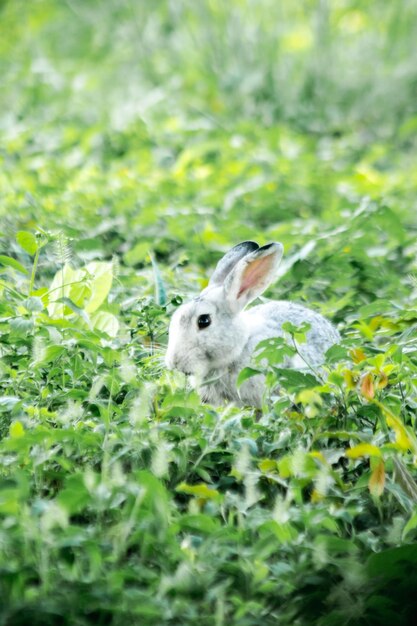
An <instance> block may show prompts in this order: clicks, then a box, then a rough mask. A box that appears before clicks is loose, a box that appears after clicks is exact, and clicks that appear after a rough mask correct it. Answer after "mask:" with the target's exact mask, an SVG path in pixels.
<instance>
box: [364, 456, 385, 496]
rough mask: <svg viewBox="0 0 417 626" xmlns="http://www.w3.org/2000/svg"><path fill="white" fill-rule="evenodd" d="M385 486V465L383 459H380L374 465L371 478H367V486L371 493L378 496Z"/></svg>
mask: <svg viewBox="0 0 417 626" xmlns="http://www.w3.org/2000/svg"><path fill="white" fill-rule="evenodd" d="M384 487H385V466H384V461H383V460H382V459H380V460H379V461H378V463H377V465H376V466H375V468H374V470H373V472H372V474H371V478H370V479H369V483H368V488H369V491H370V492H371V494H372V495H373V496H375V497H377V498H379V497H380V496H381V495H382V494H383V492H384Z"/></svg>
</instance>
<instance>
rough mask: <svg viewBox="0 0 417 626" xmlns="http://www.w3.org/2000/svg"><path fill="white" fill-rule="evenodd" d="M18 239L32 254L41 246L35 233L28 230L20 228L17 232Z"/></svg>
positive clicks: (21, 245)
mask: <svg viewBox="0 0 417 626" xmlns="http://www.w3.org/2000/svg"><path fill="white" fill-rule="evenodd" d="M16 241H17V243H18V244H19V246H20V247H21V248H23V250H24V251H25V252H27V253H28V254H30V255H34V254H35V253H36V251H37V249H38V247H39V246H38V243H37V241H36V237H35V235H34V234H33V233H29V232H27V231H26V230H19V232H18V233H17V234H16Z"/></svg>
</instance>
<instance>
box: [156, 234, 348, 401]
mask: <svg viewBox="0 0 417 626" xmlns="http://www.w3.org/2000/svg"><path fill="white" fill-rule="evenodd" d="M281 256H282V246H281V244H276V243H275V244H269V245H268V246H264V247H263V248H259V246H258V245H257V244H255V243H254V242H243V243H242V244H239V245H238V246H235V248H233V249H232V250H231V251H230V252H229V253H228V254H227V255H226V256H225V257H224V258H223V259H222V260H221V261H220V263H219V264H218V266H217V269H216V271H215V273H214V275H213V277H212V279H211V281H210V283H209V286H208V287H207V288H206V289H205V290H204V291H203V292H202V293H201V295H200V296H199V297H198V298H196V299H195V300H193V301H192V302H189V303H187V304H184V305H182V306H180V307H179V309H178V310H177V311H176V312H175V314H174V316H173V318H172V321H171V325H170V331H169V343H168V350H167V354H166V364H167V366H168V367H170V368H175V369H179V370H180V371H183V372H184V373H186V374H192V375H193V376H194V379H195V386H196V387H197V389H198V390H199V393H200V395H201V397H202V399H203V401H205V402H209V403H211V404H220V403H222V402H235V403H236V404H240V405H253V406H260V405H261V403H262V394H263V391H264V377H263V376H262V375H256V376H253V377H251V378H249V379H247V380H246V381H244V382H243V384H242V385H241V386H240V388H239V389H238V388H237V385H236V380H237V377H238V374H239V372H240V371H241V370H242V369H243V368H244V367H247V366H248V365H250V364H251V359H252V356H253V353H254V351H255V349H256V346H257V345H258V343H259V342H260V341H262V340H263V339H269V338H272V337H282V336H284V335H285V332H284V331H283V330H282V324H284V322H291V324H293V325H294V326H297V327H299V326H301V325H302V324H303V323H305V322H306V323H308V324H309V325H310V329H309V330H308V331H307V334H306V342H305V343H301V344H299V345H298V346H297V350H298V353H297V354H296V355H294V356H293V357H288V358H287V360H286V361H285V362H284V363H283V366H284V367H290V368H294V369H298V370H309V369H310V368H316V367H319V366H320V365H321V364H322V363H323V360H324V354H325V352H326V351H327V350H328V348H329V347H330V346H332V345H333V344H335V343H337V342H338V341H339V333H338V332H337V330H336V329H335V328H334V326H333V325H332V324H331V323H330V322H329V321H328V320H327V319H325V318H324V317H323V316H322V315H320V314H318V313H316V312H314V311H312V310H310V309H308V308H306V307H304V306H302V305H299V304H296V303H293V302H287V301H271V302H268V303H266V304H260V305H258V306H254V307H252V308H250V309H248V310H243V309H244V307H245V305H246V304H247V303H248V302H250V301H251V300H253V299H254V298H255V297H257V296H258V295H260V293H262V291H264V289H265V288H266V286H267V285H268V284H269V283H270V282H271V279H272V278H273V277H274V275H275V272H276V269H277V266H278V264H279V261H280V259H281Z"/></svg>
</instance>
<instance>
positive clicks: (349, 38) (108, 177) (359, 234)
mask: <svg viewBox="0 0 417 626" xmlns="http://www.w3.org/2000/svg"><path fill="white" fill-rule="evenodd" d="M416 18H417V5H416V3H415V2H413V1H411V0H394V1H392V2H389V3H387V2H383V1H369V2H368V1H365V0H360V1H353V0H343V1H342V0H340V1H335V2H327V1H326V0H320V1H310V0H309V1H307V0H304V1H302V2H297V3H294V2H289V1H287V2H275V1H272V0H256V1H252V0H232V1H231V2H227V3H224V2H220V1H217V0H210V1H208V0H204V1H200V2H195V3H190V2H187V1H184V0H176V1H175V2H169V1H167V0H164V1H163V0H156V1H154V2H134V1H133V0H123V1H122V0H121V1H116V0H114V1H113V0H106V1H95V0H90V1H89V2H84V1H81V0H67V1H58V0H33V1H31V2H30V3H27V2H24V1H21V0H14V1H13V2H12V1H3V2H2V3H1V20H0V72H1V77H2V80H1V87H0V97H1V100H0V129H1V137H2V140H1V152H0V158H1V168H0V194H1V204H0V214H1V216H2V217H1V223H2V230H3V237H4V239H3V242H2V245H3V248H4V249H6V250H7V248H8V247H10V241H11V239H13V233H14V231H15V230H16V229H17V228H26V229H29V230H30V229H36V227H37V226H41V227H43V228H49V229H50V230H52V231H54V232H56V231H58V230H60V231H63V232H64V233H65V234H66V235H68V236H70V237H72V238H73V241H74V246H75V249H76V250H77V251H79V252H80V253H82V251H83V250H85V249H87V250H88V251H89V254H90V256H92V255H94V253H93V252H92V250H94V247H95V248H96V250H95V254H96V256H98V257H100V256H103V255H104V256H107V257H108V256H110V255H112V254H117V255H118V256H119V257H120V258H121V259H122V260H123V262H124V263H125V264H127V265H129V266H136V267H141V265H143V263H145V262H146V259H147V252H148V249H149V247H152V248H153V249H154V250H156V253H157V256H158V258H159V259H161V258H162V259H163V260H166V259H168V258H169V259H171V260H172V261H173V263H174V264H175V263H177V262H178V261H181V259H183V257H184V254H185V256H186V258H188V259H190V260H191V263H192V262H196V263H197V265H201V264H202V265H210V264H212V263H213V261H214V260H215V259H216V258H218V254H219V253H220V251H223V250H224V249H225V248H227V246H229V245H231V244H234V243H236V241H238V240H241V239H244V238H249V237H252V238H253V237H258V238H259V239H260V240H261V241H267V240H270V239H274V238H276V239H280V240H282V241H283V243H284V245H285V248H286V254H287V255H288V256H287V259H290V265H291V267H292V265H294V264H296V266H297V268H298V270H299V271H300V272H301V274H302V275H300V276H299V278H300V279H302V280H303V281H304V288H305V289H307V293H309V297H310V298H312V299H316V300H317V299H318V293H317V292H318V291H320V290H321V289H322V288H323V289H324V290H325V289H326V281H327V283H328V282H332V283H333V287H332V290H331V292H330V290H327V293H326V294H325V295H326V297H327V298H328V299H331V298H333V299H334V300H335V302H334V303H333V304H332V305H331V306H333V310H334V309H335V308H337V307H336V301H338V302H339V301H340V302H341V305H340V306H342V305H343V302H342V301H341V298H343V297H346V294H347V291H349V289H350V288H351V289H353V290H354V291H355V292H356V293H357V292H358V291H359V293H362V294H365V295H364V300H365V302H366V301H367V295H366V293H367V292H368V295H370V296H371V297H372V296H373V295H374V294H378V289H379V286H382V285H383V286H384V288H385V286H386V284H387V282H388V283H389V282H390V278H393V276H394V275H393V274H392V273H393V272H394V273H395V276H396V275H397V273H398V271H400V272H401V273H402V274H403V276H407V273H408V272H409V271H410V270H411V271H412V270H413V268H415V261H414V260H413V259H414V258H415V252H416V249H415V244H414V241H415V234H416V229H417V220H416V217H415V216H416V197H417V194H416V187H417V150H416V141H417V139H416V137H417V135H416V129H417V107H416V102H417V65H416V63H415V59H416V53H417V50H416V48H417V19H416ZM97 237H99V238H100V240H101V241H100V244H99V245H97V246H94V243H93V242H92V239H94V238H97ZM346 243H347V244H348V245H345V244H346ZM410 245H411V248H410ZM317 250H318V252H317ZM290 255H292V257H291V256H290ZM294 255H298V256H294ZM335 255H337V258H336V260H335ZM291 258H292V261H291ZM305 263H307V265H308V268H306V267H304V265H305ZM323 264H324V265H325V269H323ZM307 269H308V271H307ZM304 270H305V271H304ZM317 270H318V271H319V272H320V273H321V276H322V280H321V283H323V284H321V285H320V289H318V290H315V288H314V283H315V281H317V280H318V277H317V275H316V271H317ZM341 272H342V280H343V285H339V279H340V278H341ZM326 274H327V277H326ZM355 277H356V278H355ZM304 279H305V280H304ZM309 280H311V283H312V284H311V289H310V292H308V281H309ZM305 281H307V284H306V282H305ZM400 282H403V281H400ZM367 283H368V284H367ZM369 283H372V284H369ZM339 287H340V289H339ZM289 288H290V289H291V290H292V293H294V294H295V297H297V295H299V294H297V284H291V285H288V289H289ZM399 288H400V290H401V287H399V284H398V280H393V281H392V292H388V293H385V294H384V295H385V296H394V295H399V294H398V289H399ZM409 290H410V285H406V288H405V290H404V292H403V293H404V294H406V293H408V292H409ZM282 291H283V293H284V295H285V293H286V291H287V288H286V286H285V283H284V282H283V284H282ZM353 299H355V298H353ZM354 304H357V302H355V303H354Z"/></svg>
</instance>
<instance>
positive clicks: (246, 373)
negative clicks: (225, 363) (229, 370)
mask: <svg viewBox="0 0 417 626" xmlns="http://www.w3.org/2000/svg"><path fill="white" fill-rule="evenodd" d="M261 373H262V372H260V371H259V370H256V369H254V368H253V367H244V368H243V370H241V371H240V372H239V375H238V377H237V381H236V385H237V387H238V388H239V387H240V386H241V384H242V383H244V382H245V380H248V378H252V377H253V376H257V375H258V374H261Z"/></svg>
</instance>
